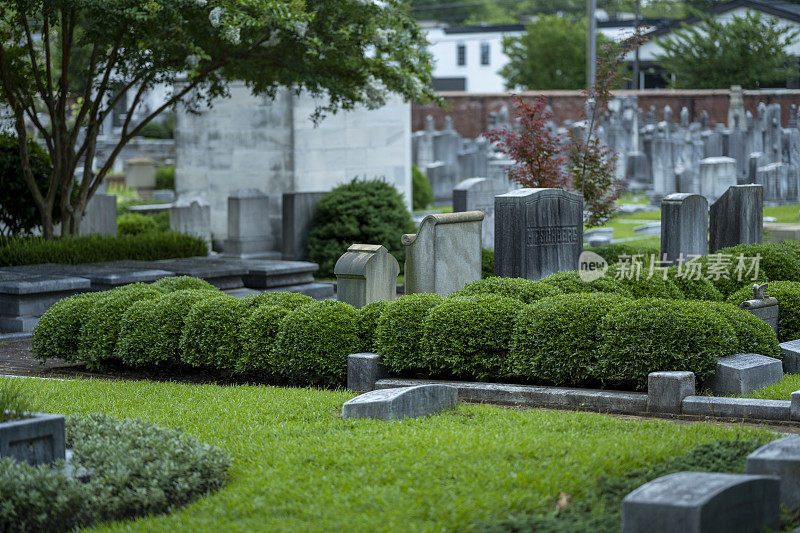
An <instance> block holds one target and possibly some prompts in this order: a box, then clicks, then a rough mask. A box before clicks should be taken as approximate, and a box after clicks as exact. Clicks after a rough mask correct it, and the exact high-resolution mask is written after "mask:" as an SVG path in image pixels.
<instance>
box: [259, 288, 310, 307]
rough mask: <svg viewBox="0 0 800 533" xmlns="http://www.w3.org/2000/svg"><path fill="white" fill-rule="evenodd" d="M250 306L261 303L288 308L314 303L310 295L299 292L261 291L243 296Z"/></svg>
mask: <svg viewBox="0 0 800 533" xmlns="http://www.w3.org/2000/svg"><path fill="white" fill-rule="evenodd" d="M245 300H246V301H247V304H248V305H249V306H250V307H261V306H262V305H277V306H278V307H284V308H286V309H289V310H294V309H297V308H298V307H300V306H303V305H308V304H313V303H316V300H315V299H314V298H312V297H311V296H306V295H305V294H301V293H299V292H277V291H276V292H262V293H261V294H256V295H254V296H248V297H247V298H245Z"/></svg>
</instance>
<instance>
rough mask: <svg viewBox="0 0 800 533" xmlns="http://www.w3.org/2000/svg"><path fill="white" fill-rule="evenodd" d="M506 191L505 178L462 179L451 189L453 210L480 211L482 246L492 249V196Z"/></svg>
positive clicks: (455, 211) (457, 211) (458, 211)
mask: <svg viewBox="0 0 800 533" xmlns="http://www.w3.org/2000/svg"><path fill="white" fill-rule="evenodd" d="M506 192H508V185H507V183H506V181H505V180H503V181H500V180H490V179H488V178H470V179H468V180H464V181H462V182H461V183H459V184H458V185H456V187H455V188H454V189H453V212H454V213H460V212H462V211H481V212H482V213H483V225H482V227H481V240H482V242H483V244H482V246H483V247H484V248H488V249H490V250H494V197H495V196H497V195H498V194H503V193H506Z"/></svg>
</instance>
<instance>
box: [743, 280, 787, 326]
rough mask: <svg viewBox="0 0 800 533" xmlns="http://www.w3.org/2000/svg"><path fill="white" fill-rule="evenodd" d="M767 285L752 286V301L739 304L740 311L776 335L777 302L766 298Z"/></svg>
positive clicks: (768, 297)
mask: <svg viewBox="0 0 800 533" xmlns="http://www.w3.org/2000/svg"><path fill="white" fill-rule="evenodd" d="M767 285H768V284H767V283H764V284H762V285H759V284H757V283H756V284H754V285H753V299H752V300H747V301H744V302H742V303H741V304H739V307H740V308H741V309H744V310H745V311H747V312H748V313H751V314H753V315H755V316H757V317H758V318H760V319H761V320H763V321H764V322H766V323H767V324H769V325H770V327H772V329H773V330H774V331H775V333H778V312H779V308H778V300H777V299H776V298H773V297H772V296H767V295H766V294H765V293H766V290H767Z"/></svg>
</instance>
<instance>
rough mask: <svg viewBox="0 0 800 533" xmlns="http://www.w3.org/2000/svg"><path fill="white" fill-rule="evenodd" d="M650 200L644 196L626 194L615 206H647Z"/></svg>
mask: <svg viewBox="0 0 800 533" xmlns="http://www.w3.org/2000/svg"><path fill="white" fill-rule="evenodd" d="M649 203H650V199H649V198H648V197H647V195H645V194H631V193H629V192H626V193H625V194H623V195H622V196H620V197H619V199H618V200H617V204H644V205H646V204H649Z"/></svg>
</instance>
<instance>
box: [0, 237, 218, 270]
mask: <svg viewBox="0 0 800 533" xmlns="http://www.w3.org/2000/svg"><path fill="white" fill-rule="evenodd" d="M207 254H208V250H207V249H206V243H205V241H203V239H201V238H199V237H195V236H194V235H184V234H182V233H175V232H171V231H170V232H158V233H145V234H142V235H122V236H120V237H111V236H101V235H87V236H85V237H63V238H59V239H53V240H50V241H47V240H45V239H42V238H39V237H22V238H17V237H11V238H3V237H0V267H5V266H17V265H36V264H40V263H65V264H69V265H77V264H80V263H99V262H103V261H122V260H141V261H157V260H159V259H170V258H174V257H194V256H198V255H207Z"/></svg>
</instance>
